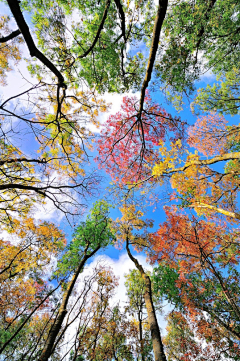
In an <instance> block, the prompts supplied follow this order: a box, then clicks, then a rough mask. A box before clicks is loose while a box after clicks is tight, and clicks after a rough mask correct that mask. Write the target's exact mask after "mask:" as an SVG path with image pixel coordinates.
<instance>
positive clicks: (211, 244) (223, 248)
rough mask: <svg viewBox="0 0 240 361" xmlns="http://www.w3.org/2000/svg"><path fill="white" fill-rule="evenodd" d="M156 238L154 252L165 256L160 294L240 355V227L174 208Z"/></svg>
mask: <svg viewBox="0 0 240 361" xmlns="http://www.w3.org/2000/svg"><path fill="white" fill-rule="evenodd" d="M152 240H153V243H154V251H155V252H156V250H157V249H158V250H159V253H158V254H157V255H156V254H155V255H153V257H154V259H156V258H157V259H158V261H159V262H160V264H159V266H158V268H156V269H155V273H154V281H155V287H156V288H157V291H158V292H159V294H160V296H162V297H167V299H168V300H169V301H170V302H172V303H173V304H175V305H176V306H177V307H178V308H179V309H180V310H186V311H185V312H187V313H188V314H189V315H190V317H191V319H192V320H193V321H194V323H195V325H196V329H197V332H198V334H199V335H204V337H205V338H206V340H207V342H211V341H212V340H213V342H214V344H213V347H214V348H215V349H216V351H217V350H218V349H220V351H219V352H225V353H226V354H228V352H229V357H234V358H236V359H237V357H238V356H237V355H238V354H239V320H240V318H239V316H240V313H239V297H238V283H239V282H238V278H239V271H238V263H239V261H238V248H239V244H238V232H237V231H236V233H235V234H234V233H230V232H229V231H227V230H226V229H225V231H224V228H222V227H221V226H217V225H215V224H214V223H210V222H206V221H203V220H200V221H198V220H197V219H196V218H194V217H192V219H189V218H188V216H186V215H182V214H180V215H178V214H176V212H175V213H172V212H169V213H168V219H167V221H166V222H165V223H164V224H162V225H161V226H160V229H159V230H158V232H157V233H156V234H155V235H153V238H152ZM154 251H153V254H154V253H155V252H154ZM167 285H168V286H167ZM206 315H207V316H206ZM204 329H206V333H205V332H204ZM207 330H208V331H207ZM214 333H215V334H216V335H218V336H216V338H214V336H213V334H214ZM201 337H202V336H201ZM221 339H222V342H220V340H221ZM217 340H218V341H217ZM223 350H224V351H223Z"/></svg>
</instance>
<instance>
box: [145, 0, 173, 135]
mask: <svg viewBox="0 0 240 361" xmlns="http://www.w3.org/2000/svg"><path fill="white" fill-rule="evenodd" d="M167 6H168V0H159V4H158V11H157V16H156V19H155V24H154V28H153V37H152V44H151V48H150V54H149V59H148V64H147V70H146V74H145V78H144V80H143V84H142V89H141V96H140V106H139V112H138V119H139V121H140V122H141V115H142V111H143V104H144V98H145V92H146V89H147V87H148V83H149V82H150V80H151V76H152V70H153V65H154V62H155V58H156V54H157V50H158V43H159V38H160V32H161V29H162V24H163V20H164V19H165V16H166V11H167ZM141 124H142V122H141ZM141 126H142V125H141ZM142 132H143V127H142ZM142 136H143V141H144V134H142Z"/></svg>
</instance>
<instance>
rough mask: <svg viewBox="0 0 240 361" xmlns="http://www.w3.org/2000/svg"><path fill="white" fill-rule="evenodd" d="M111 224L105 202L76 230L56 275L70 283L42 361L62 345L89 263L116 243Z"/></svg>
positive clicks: (98, 205) (49, 335) (41, 358)
mask: <svg viewBox="0 0 240 361" xmlns="http://www.w3.org/2000/svg"><path fill="white" fill-rule="evenodd" d="M110 223H111V221H110V219H109V215H108V204H107V203H106V202H103V201H102V202H97V203H96V204H95V205H94V207H93V209H92V210H91V213H90V215H89V216H88V217H87V220H86V222H85V223H82V224H81V225H80V226H78V227H77V228H76V231H75V234H74V239H73V241H72V242H71V243H70V244H69V245H68V247H67V251H66V253H65V254H64V255H63V257H62V260H61V262H60V263H59V266H58V271H57V276H58V277H62V276H64V277H66V274H69V275H70V276H71V280H70V281H69V282H67V283H66V284H65V285H64V292H63V296H62V300H61V302H60V307H59V309H58V313H57V316H56V318H55V319H54V322H53V325H52V327H51V329H50V331H49V334H48V337H47V340H46V345H45V347H44V349H43V350H42V353H41V355H40V357H39V360H41V361H47V360H48V359H49V357H50V356H51V354H52V353H53V352H54V350H55V348H56V346H57V343H58V342H59V341H60V339H59V338H58V335H59V332H60V329H61V327H62V324H63V321H64V318H65V316H66V314H67V306H68V302H69V298H70V296H71V294H72V292H73V289H74V286H75V284H76V281H77V279H78V276H79V274H80V272H82V270H83V268H84V266H85V264H86V262H87V260H88V259H89V258H91V257H92V256H93V255H94V254H95V253H96V252H97V251H98V250H99V249H100V248H104V247H106V246H107V245H109V244H110V243H111V242H112V241H113V239H114V234H113V233H112V231H111V229H110ZM57 338H58V339H57Z"/></svg>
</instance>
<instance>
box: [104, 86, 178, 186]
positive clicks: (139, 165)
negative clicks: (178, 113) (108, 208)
mask: <svg viewBox="0 0 240 361" xmlns="http://www.w3.org/2000/svg"><path fill="white" fill-rule="evenodd" d="M138 108H139V102H138V100H137V98H136V97H135V98H134V97H132V98H130V97H124V98H123V102H122V105H121V110H120V112H118V113H117V114H115V115H111V116H110V117H109V118H108V120H107V124H106V127H105V128H104V129H103V130H102V134H101V135H102V137H101V138H100V140H99V141H98V151H99V157H98V158H97V160H98V163H99V164H100V166H101V167H103V168H105V169H106V171H107V172H108V173H109V174H110V175H111V177H112V179H113V180H114V181H115V182H116V183H118V184H119V183H120V184H126V183H127V184H132V183H136V182H138V181H139V182H141V181H142V180H144V179H145V178H148V177H150V176H151V165H153V164H154V163H156V162H157V161H158V159H159V156H158V151H157V146H158V144H159V142H160V141H167V140H171V141H174V140H175V141H176V140H177V139H179V138H181V136H182V135H183V129H184V123H182V122H181V121H180V119H179V118H177V117H172V116H171V115H170V114H168V113H167V112H166V111H165V110H164V109H162V108H161V107H160V106H159V105H158V104H156V103H153V101H152V99H151V97H150V95H149V94H148V93H147V94H146V96H145V105H144V108H143V111H142V118H141V119H142V120H141V126H140V125H139V122H138Z"/></svg>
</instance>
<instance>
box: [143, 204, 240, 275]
mask: <svg viewBox="0 0 240 361" xmlns="http://www.w3.org/2000/svg"><path fill="white" fill-rule="evenodd" d="M166 213H167V221H166V222H164V223H163V224H161V225H160V226H159V229H158V231H157V232H155V233H153V234H152V235H151V236H150V241H151V243H152V246H153V251H152V255H151V259H152V261H156V260H158V261H159V262H160V261H161V260H166V261H167V262H168V263H169V264H170V265H171V266H172V267H180V272H182V273H183V274H184V273H185V272H186V273H190V272H193V271H198V270H200V269H201V268H202V266H203V265H204V263H205V262H206V259H207V258H208V257H209V256H210V257H211V260H212V261H213V262H215V261H214V259H215V258H214V257H215V256H214V255H215V254H216V256H217V255H218V254H221V250H222V251H224V250H225V251H226V257H223V255H224V252H223V253H222V262H223V263H225V262H226V263H227V262H230V261H231V262H233V259H234V258H235V260H236V259H238V258H239V256H238V255H235V256H234V255H233V254H232V252H231V248H232V246H233V244H234V236H232V235H230V234H227V233H226V232H225V230H224V228H223V227H224V226H223V227H222V226H221V225H219V226H217V225H215V224H214V223H210V222H206V221H202V220H200V221H197V219H196V218H195V217H191V218H189V217H188V216H187V215H185V214H179V213H176V211H175V212H174V211H172V210H171V209H170V208H167V209H166ZM236 237H237V235H236Z"/></svg>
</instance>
